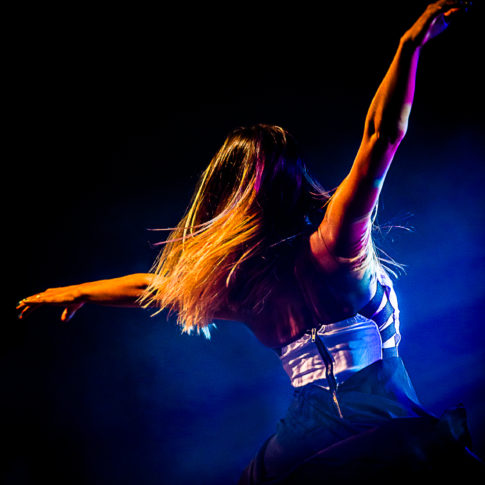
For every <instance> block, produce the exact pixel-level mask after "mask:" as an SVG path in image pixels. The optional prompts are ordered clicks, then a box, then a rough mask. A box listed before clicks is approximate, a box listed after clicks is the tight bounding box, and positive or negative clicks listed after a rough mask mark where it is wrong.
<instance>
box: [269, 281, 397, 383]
mask: <svg viewBox="0 0 485 485" xmlns="http://www.w3.org/2000/svg"><path fill="white" fill-rule="evenodd" d="M376 283H377V284H376V288H377V289H376V292H375V294H374V296H373V298H372V299H371V301H370V302H369V303H368V304H367V305H366V306H365V307H364V308H362V309H361V310H360V311H359V312H358V313H357V314H356V315H354V316H352V317H350V318H346V319H345V320H341V321H339V322H335V323H331V324H326V325H321V326H320V327H315V328H312V329H311V330H308V331H307V332H306V333H305V334H304V335H303V336H302V337H300V338H298V339H297V340H295V341H293V342H290V343H289V344H287V345H286V346H284V347H282V348H281V349H278V354H279V356H280V359H281V362H282V365H283V368H284V369H285V371H286V373H287V374H288V376H289V378H290V380H291V384H292V385H293V386H294V387H301V386H304V385H306V384H309V383H311V382H314V383H315V384H318V385H320V386H322V387H324V388H326V389H329V390H331V391H332V390H336V388H337V386H338V385H339V384H342V383H343V382H344V381H345V380H346V379H347V378H348V377H350V376H351V375H352V374H354V373H356V372H358V371H359V370H362V369H364V368H365V367H367V366H369V365H371V364H373V363H374V362H376V361H378V360H380V359H383V358H388V357H394V356H398V345H399V342H400V339H401V336H400V333H399V309H398V304H397V298H396V294H395V292H394V289H393V285H392V282H391V280H390V278H389V276H388V275H387V274H385V273H384V272H379V273H378V274H377V275H376Z"/></svg>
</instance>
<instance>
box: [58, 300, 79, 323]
mask: <svg viewBox="0 0 485 485" xmlns="http://www.w3.org/2000/svg"><path fill="white" fill-rule="evenodd" d="M82 306H83V305H82V304H78V305H71V306H68V307H66V308H64V311H63V312H62V315H61V321H62V322H68V321H69V320H71V318H72V317H73V316H74V314H75V313H76V312H77V311H78V310H79V309H80V308H81V307H82Z"/></svg>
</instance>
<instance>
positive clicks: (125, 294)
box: [17, 273, 153, 321]
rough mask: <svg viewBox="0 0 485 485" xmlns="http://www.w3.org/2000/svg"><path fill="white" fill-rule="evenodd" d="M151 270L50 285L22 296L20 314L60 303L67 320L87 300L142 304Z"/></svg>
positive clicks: (104, 303)
mask: <svg viewBox="0 0 485 485" xmlns="http://www.w3.org/2000/svg"><path fill="white" fill-rule="evenodd" d="M152 278H153V275H152V274H150V273H136V274H131V275H127V276H122V277H120V278H111V279H106V280H99V281H92V282H89V283H82V284H79V285H71V286H64V287H61V288H50V289H48V290H46V291H43V292H41V293H37V294H35V295H32V296H29V297H27V298H24V299H23V300H21V301H20V302H19V304H18V306H17V310H19V312H20V313H19V318H23V317H24V316H26V315H27V314H29V313H30V312H31V311H33V310H35V309H37V308H39V307H41V306H46V305H51V306H60V307H63V308H64V310H63V312H62V315H61V320H62V321H67V320H70V319H71V318H72V316H73V315H74V314H75V313H76V311H77V310H79V309H80V308H81V307H82V306H83V305H84V304H86V303H96V304H99V305H109V306H125V307H136V306H139V303H138V301H139V298H140V297H141V296H142V295H143V292H144V291H145V289H146V288H147V287H148V285H149V284H150V282H151V281H152Z"/></svg>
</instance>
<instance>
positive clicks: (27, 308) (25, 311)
mask: <svg viewBox="0 0 485 485" xmlns="http://www.w3.org/2000/svg"><path fill="white" fill-rule="evenodd" d="M36 308H37V307H32V306H25V307H24V308H23V310H22V311H21V312H20V314H19V316H18V318H19V320H22V319H23V318H25V317H26V316H27V315H29V314H30V313H32V312H33V311H34V310H35V309H36Z"/></svg>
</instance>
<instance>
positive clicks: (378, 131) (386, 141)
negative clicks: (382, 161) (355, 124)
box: [367, 120, 408, 147]
mask: <svg viewBox="0 0 485 485" xmlns="http://www.w3.org/2000/svg"><path fill="white" fill-rule="evenodd" d="M407 129H408V123H407V120H406V121H402V122H397V123H392V124H385V123H379V124H378V125H373V124H370V126H369V129H368V131H367V135H368V136H369V137H370V138H373V139H374V140H375V141H376V142H377V143H378V144H379V145H386V146H396V147H397V146H398V145H399V144H400V143H401V141H402V140H403V138H404V137H405V136H406V132H407Z"/></svg>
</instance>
